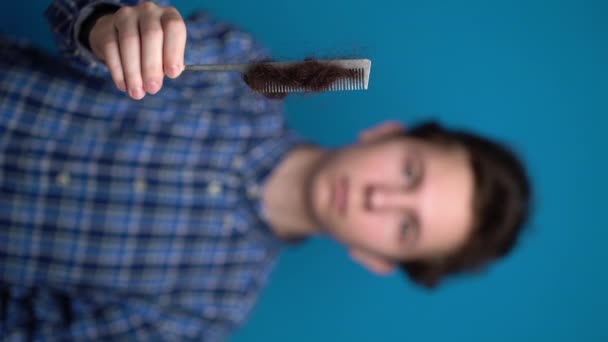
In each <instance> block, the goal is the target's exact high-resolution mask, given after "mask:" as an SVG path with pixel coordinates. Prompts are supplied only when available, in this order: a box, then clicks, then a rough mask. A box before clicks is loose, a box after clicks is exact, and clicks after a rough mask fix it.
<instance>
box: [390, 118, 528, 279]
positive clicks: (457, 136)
mask: <svg viewBox="0 0 608 342" xmlns="http://www.w3.org/2000/svg"><path fill="white" fill-rule="evenodd" d="M406 135H407V136H409V137H414V138H417V139H421V140H425V141H428V142H431V143H436V144H439V145H442V146H445V147H450V146H460V147H463V148H464V149H465V150H466V151H467V153H468V155H469V161H470V165H471V169H472V171H473V176H474V186H475V189H474V196H473V208H472V209H473V217H474V223H473V229H472V233H471V236H470V237H469V238H468V240H467V241H466V242H465V243H464V245H463V246H462V247H461V248H460V249H458V250H457V251H455V252H454V253H452V254H451V255H447V256H444V257H441V258H438V259H433V260H416V261H408V262H404V263H402V264H401V268H402V269H403V271H404V272H405V273H406V274H407V275H408V276H409V277H410V279H412V280H413V281H414V282H415V283H417V284H419V285H422V286H424V287H426V288H433V287H436V286H437V285H438V284H439V283H440V282H441V280H443V279H444V278H445V277H446V276H449V275H455V274H462V273H471V272H478V271H481V270H483V269H484V268H485V267H486V266H487V265H488V264H490V263H491V262H493V261H496V260H497V259H499V258H501V257H504V256H506V255H508V254H509V253H510V252H511V251H512V250H513V248H514V247H515V245H516V243H517V241H518V238H519V236H520V235H521V232H522V230H523V227H524V225H525V223H526V221H527V219H528V216H529V214H530V205H531V203H530V202H531V200H530V198H531V189H530V183H529V180H528V176H527V174H526V171H525V169H524V166H523V163H522V162H521V161H520V160H519V158H518V157H517V156H516V155H515V154H514V153H513V152H512V151H511V150H509V149H508V148H507V147H506V146H503V145H501V144H499V143H497V142H494V141H490V140H488V139H485V138H482V137H480V136H478V135H475V134H471V133H468V132H463V131H456V130H448V129H445V128H443V127H441V126H440V125H439V124H438V123H436V122H427V123H424V124H422V125H420V126H418V127H415V128H413V129H411V130H410V131H408V132H407V133H406Z"/></svg>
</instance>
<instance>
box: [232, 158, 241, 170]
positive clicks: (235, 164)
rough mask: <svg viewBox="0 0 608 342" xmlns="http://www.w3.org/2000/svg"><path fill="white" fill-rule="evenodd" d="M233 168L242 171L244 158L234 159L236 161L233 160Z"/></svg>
mask: <svg viewBox="0 0 608 342" xmlns="http://www.w3.org/2000/svg"><path fill="white" fill-rule="evenodd" d="M232 166H233V167H234V168H237V169H240V168H241V166H243V158H241V157H238V156H237V157H234V159H232Z"/></svg>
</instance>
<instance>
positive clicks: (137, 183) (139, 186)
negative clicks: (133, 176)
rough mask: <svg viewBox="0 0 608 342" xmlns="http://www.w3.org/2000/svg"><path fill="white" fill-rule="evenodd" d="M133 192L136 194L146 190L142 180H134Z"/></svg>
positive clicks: (144, 182)
mask: <svg viewBox="0 0 608 342" xmlns="http://www.w3.org/2000/svg"><path fill="white" fill-rule="evenodd" d="M134 186H135V191H137V192H143V191H145V190H146V181H144V180H143V179H137V180H135V184H134Z"/></svg>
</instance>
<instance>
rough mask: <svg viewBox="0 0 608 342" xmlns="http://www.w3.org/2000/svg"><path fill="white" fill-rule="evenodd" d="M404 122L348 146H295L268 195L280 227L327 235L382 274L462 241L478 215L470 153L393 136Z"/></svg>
mask: <svg viewBox="0 0 608 342" xmlns="http://www.w3.org/2000/svg"><path fill="white" fill-rule="evenodd" d="M403 129H404V128H403V127H402V126H401V125H400V124H398V123H394V122H386V123H382V124H380V125H378V126H375V127H372V128H370V129H368V130H366V131H365V132H362V134H361V136H360V138H359V141H358V143H356V144H353V145H351V146H348V147H345V148H342V149H338V150H327V149H322V148H319V147H315V146H311V147H304V148H300V149H296V150H294V151H293V152H292V153H290V155H288V156H287V157H286V158H285V159H284V161H283V162H281V164H280V165H279V166H278V167H277V169H275V171H274V172H273V174H272V175H271V177H270V180H269V181H268V182H267V184H266V186H265V191H264V196H263V200H264V203H265V205H266V207H267V213H268V217H269V220H270V222H271V224H272V226H273V227H274V229H275V231H276V232H277V234H278V235H279V236H281V237H283V238H291V237H296V236H297V237H302V236H309V235H313V234H326V235H329V236H331V237H333V238H335V239H336V240H338V241H339V242H341V243H343V244H344V245H345V246H346V247H347V248H348V250H349V252H350V255H351V256H352V257H353V259H354V260H355V261H357V262H359V263H361V264H362V265H364V266H365V267H367V268H368V269H369V270H371V271H373V272H375V273H379V274H386V273H390V272H391V271H392V270H393V269H394V268H395V266H396V264H397V263H399V262H402V261H412V260H419V259H429V258H436V257H441V256H444V255H447V254H450V253H452V252H453V251H455V250H456V249H457V248H459V247H460V246H461V245H462V244H463V243H464V242H465V241H466V240H467V238H468V236H469V235H470V231H471V227H472V217H473V215H472V198H473V175H472V170H471V168H470V166H469V163H468V155H467V153H466V152H465V150H464V149H461V148H455V147H454V148H446V147H443V146H438V145H435V144H432V143H429V142H425V141H420V140H415V139H411V138H403V137H394V136H395V133H398V132H402V131H403ZM341 179H346V180H347V183H348V193H347V194H346V195H345V196H342V195H340V193H343V192H342V191H340V190H339V189H340V187H339V186H338V187H336V184H339V183H340V180H341ZM336 189H338V190H336ZM332 194H333V195H332ZM332 198H333V199H332ZM340 198H347V200H346V201H345V202H344V203H345V205H344V208H345V210H344V209H343V210H340V205H336V204H337V203H340V202H342V201H341V200H340Z"/></svg>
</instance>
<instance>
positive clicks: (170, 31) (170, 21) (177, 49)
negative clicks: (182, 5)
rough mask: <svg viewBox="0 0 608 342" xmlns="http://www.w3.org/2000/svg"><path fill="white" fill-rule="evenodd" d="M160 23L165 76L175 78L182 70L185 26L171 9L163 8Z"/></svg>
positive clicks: (177, 14) (176, 12)
mask: <svg viewBox="0 0 608 342" xmlns="http://www.w3.org/2000/svg"><path fill="white" fill-rule="evenodd" d="M161 23H162V26H163V31H164V37H165V39H164V45H163V66H164V70H165V74H166V75H167V76H169V77H171V78H176V77H178V76H179V75H180V74H181V72H182V71H183V69H184V51H185V49H186V24H185V23H184V20H183V19H182V16H181V15H180V14H179V12H178V11H177V10H176V9H175V8H172V7H168V8H165V12H164V13H163V15H162V17H161Z"/></svg>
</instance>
